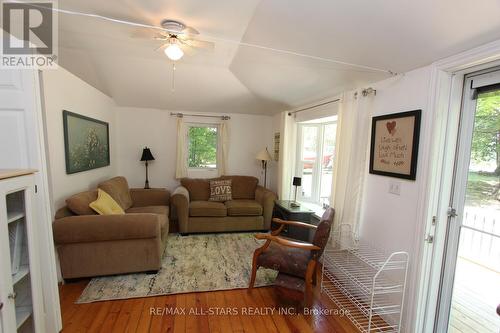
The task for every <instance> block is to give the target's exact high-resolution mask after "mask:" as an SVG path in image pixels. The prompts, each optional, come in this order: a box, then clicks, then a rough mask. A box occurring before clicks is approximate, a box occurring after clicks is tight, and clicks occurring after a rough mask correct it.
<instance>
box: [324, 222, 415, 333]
mask: <svg viewBox="0 0 500 333" xmlns="http://www.w3.org/2000/svg"><path fill="white" fill-rule="evenodd" d="M322 258H323V269H322V280H321V292H323V293H325V294H326V295H328V297H329V298H330V299H331V300H332V301H333V302H334V303H335V304H336V305H337V306H338V307H339V308H341V309H343V310H345V311H346V316H347V317H348V318H349V319H350V320H351V321H352V322H353V324H354V325H355V326H356V327H357V328H358V329H359V330H360V331H361V332H363V333H371V332H384V333H389V332H391V333H392V332H400V322H401V318H402V308H403V300H404V293H405V287H406V278H407V269H408V253H407V252H403V251H396V252H384V251H380V250H378V249H376V248H375V247H374V246H372V245H371V244H370V243H369V242H367V241H366V240H363V239H359V238H358V237H356V235H354V234H353V233H352V232H351V227H350V226H349V225H345V224H343V225H340V226H339V227H338V228H337V230H336V231H335V232H334V233H332V242H331V243H330V244H329V245H328V246H327V248H326V249H325V251H324V252H323V257H322Z"/></svg>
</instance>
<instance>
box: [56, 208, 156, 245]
mask: <svg viewBox="0 0 500 333" xmlns="http://www.w3.org/2000/svg"><path fill="white" fill-rule="evenodd" d="M52 228H53V231H54V241H55V243H56V244H57V245H60V244H69V243H90V242H101V241H113V240H126V239H144V238H156V237H160V235H161V231H160V230H161V227H160V221H159V216H158V215H156V214H124V215H79V216H68V217H64V218H62V219H58V220H56V221H55V222H54V223H53V224H52Z"/></svg>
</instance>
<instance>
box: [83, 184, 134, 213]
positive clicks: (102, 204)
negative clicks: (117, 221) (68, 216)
mask: <svg viewBox="0 0 500 333" xmlns="http://www.w3.org/2000/svg"><path fill="white" fill-rule="evenodd" d="M89 207H90V208H92V209H93V210H95V211H96V212H97V213H98V214H99V215H113V214H125V212H124V211H123V208H122V207H121V206H120V205H119V204H118V203H117V202H116V201H115V200H114V199H113V198H112V197H111V196H110V195H109V194H107V193H106V192H104V191H103V190H101V189H100V188H99V189H97V200H96V201H92V202H91V203H90V204H89Z"/></svg>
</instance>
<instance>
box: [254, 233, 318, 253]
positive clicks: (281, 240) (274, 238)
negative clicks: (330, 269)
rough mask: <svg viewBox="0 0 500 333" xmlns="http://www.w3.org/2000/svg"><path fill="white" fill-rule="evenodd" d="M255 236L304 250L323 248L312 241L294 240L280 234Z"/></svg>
mask: <svg viewBox="0 0 500 333" xmlns="http://www.w3.org/2000/svg"><path fill="white" fill-rule="evenodd" d="M255 238H257V239H267V240H270V241H273V242H276V243H278V244H280V245H283V246H287V247H294V248H298V249H304V250H321V248H320V247H319V246H316V245H314V244H311V243H306V242H299V241H294V240H291V239H287V238H283V237H279V236H274V235H271V234H256V235H255Z"/></svg>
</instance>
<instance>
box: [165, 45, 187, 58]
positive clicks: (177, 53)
mask: <svg viewBox="0 0 500 333" xmlns="http://www.w3.org/2000/svg"><path fill="white" fill-rule="evenodd" d="M165 54H166V55H167V57H168V58H169V59H170V60H173V61H177V60H179V59H180V58H182V56H183V55H184V52H183V51H182V49H181V48H180V47H179V45H177V44H176V43H171V44H170V45H169V46H168V47H167V48H166V49H165Z"/></svg>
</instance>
